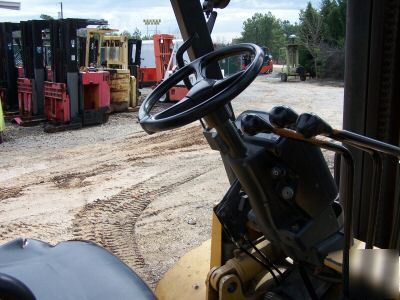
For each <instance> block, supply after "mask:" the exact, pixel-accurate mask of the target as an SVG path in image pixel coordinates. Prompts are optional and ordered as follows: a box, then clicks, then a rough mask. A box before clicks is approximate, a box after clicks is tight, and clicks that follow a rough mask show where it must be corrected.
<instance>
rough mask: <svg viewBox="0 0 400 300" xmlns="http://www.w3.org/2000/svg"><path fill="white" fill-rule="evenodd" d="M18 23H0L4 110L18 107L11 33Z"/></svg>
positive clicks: (0, 91) (0, 80)
mask: <svg viewBox="0 0 400 300" xmlns="http://www.w3.org/2000/svg"><path fill="white" fill-rule="evenodd" d="M19 29H20V27H19V24H18V23H8V22H6V23H0V97H1V99H2V100H1V101H2V102H3V105H4V108H5V110H6V111H8V110H12V111H15V110H17V109H18V97H17V78H18V70H17V66H16V62H15V53H14V38H13V34H14V33H16V32H17V31H19Z"/></svg>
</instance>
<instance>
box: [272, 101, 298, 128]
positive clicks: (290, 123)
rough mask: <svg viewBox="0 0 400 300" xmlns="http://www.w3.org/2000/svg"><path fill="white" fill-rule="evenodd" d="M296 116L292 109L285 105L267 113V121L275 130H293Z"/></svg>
mask: <svg viewBox="0 0 400 300" xmlns="http://www.w3.org/2000/svg"><path fill="white" fill-rule="evenodd" d="M298 116H299V115H298V114H297V113H296V112H295V111H294V110H293V109H291V108H290V107H288V106H285V105H280V106H275V107H274V108H272V109H271V111H270V112H269V120H270V121H271V124H272V125H274V126H275V127H277V128H293V127H294V125H295V124H296V121H297V118H298Z"/></svg>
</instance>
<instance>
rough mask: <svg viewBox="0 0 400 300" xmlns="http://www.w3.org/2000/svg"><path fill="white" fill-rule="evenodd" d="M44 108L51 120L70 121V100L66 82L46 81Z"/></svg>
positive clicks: (57, 121) (58, 121)
mask: <svg viewBox="0 0 400 300" xmlns="http://www.w3.org/2000/svg"><path fill="white" fill-rule="evenodd" d="M44 109H45V114H46V117H47V119H48V120H49V121H53V122H56V123H68V122H69V121H70V118H71V114H70V101H69V96H68V94H67V85H66V84H65V83H54V82H49V81H45V82H44Z"/></svg>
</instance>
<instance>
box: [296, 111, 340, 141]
mask: <svg viewBox="0 0 400 300" xmlns="http://www.w3.org/2000/svg"><path fill="white" fill-rule="evenodd" d="M296 131H297V132H298V133H300V134H301V135H303V136H304V137H305V138H311V137H314V136H316V135H320V134H321V135H326V136H330V135H331V134H332V132H333V129H332V127H331V126H330V125H329V124H328V123H326V122H325V121H324V120H322V119H321V118H320V117H319V116H317V115H315V114H312V113H303V114H301V115H300V116H299V117H298V118H297V122H296Z"/></svg>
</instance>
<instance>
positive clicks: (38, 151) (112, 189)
mask: <svg viewBox="0 0 400 300" xmlns="http://www.w3.org/2000/svg"><path fill="white" fill-rule="evenodd" d="M342 99H343V87H342V86H341V85H340V84H337V83H334V82H333V83H332V82H326V83H324V84H321V83H318V82H312V81H311V82H310V81H308V82H287V83H281V82H280V81H279V79H277V78H272V77H269V76H262V77H259V78H258V79H257V80H256V81H255V82H254V83H253V84H252V85H251V86H250V87H249V88H248V89H247V90H246V91H245V92H243V93H242V94H241V95H240V96H239V97H238V98H237V99H235V101H234V102H233V105H234V108H235V111H236V113H240V112H242V111H244V110H246V109H261V110H268V109H270V108H272V107H273V106H274V105H278V104H286V105H289V106H292V107H293V108H294V109H295V110H297V111H298V112H305V111H313V112H316V113H318V114H320V115H321V116H322V117H323V118H325V119H326V120H328V121H329V122H331V124H332V125H334V126H336V127H340V126H341V122H342V119H341V118H342ZM136 119H137V113H121V114H118V115H112V116H111V117H110V121H109V123H107V124H104V125H102V126H97V127H90V128H84V129H82V130H77V131H69V132H61V133H56V134H45V133H43V131H42V128H41V127H40V126H37V127H33V128H18V127H16V126H14V125H10V126H9V127H8V129H7V130H6V132H5V138H6V143H5V144H3V145H0V170H1V171H0V242H1V243H3V242H6V241H9V240H11V239H14V238H15V237H17V236H22V237H31V238H38V239H42V240H45V241H48V242H50V243H52V244H55V243H57V242H59V241H61V240H67V239H87V240H92V241H95V242H97V243H100V244H101V245H103V246H104V247H106V248H107V249H109V250H111V251H112V252H113V253H115V254H116V255H118V256H119V257H120V258H121V259H122V260H123V261H124V262H126V263H127V264H128V265H130V266H131V267H133V268H134V269H135V270H136V271H137V272H138V273H139V274H140V275H141V276H143V278H144V279H145V280H146V281H147V282H148V283H149V284H150V286H152V287H154V286H155V284H156V282H157V281H158V280H159V279H160V277H161V276H162V275H163V274H164V273H165V272H166V271H167V270H168V268H169V267H170V266H171V265H172V264H174V262H176V261H177V260H178V259H179V258H180V257H181V256H182V255H183V254H184V253H185V252H186V251H188V250H189V249H191V248H193V247H195V246H198V245H200V244H201V243H202V242H203V241H204V240H206V239H208V238H209V234H210V220H211V219H210V217H211V208H212V206H213V204H215V203H216V202H218V201H219V200H220V199H221V197H222V196H223V194H224V193H225V191H226V189H227V188H228V180H227V178H226V176H225V173H224V168H223V165H222V162H221V159H220V157H219V154H218V153H217V152H215V151H212V150H211V149H209V147H208V145H207V144H206V142H205V139H204V138H203V135H202V130H201V127H200V125H199V124H197V123H196V124H191V125H188V126H186V127H184V128H181V129H178V130H174V131H169V132H164V133H160V134H154V135H151V136H149V135H147V134H146V133H145V132H143V130H142V129H141V127H140V126H139V124H138V123H137V121H136ZM327 157H328V159H329V160H330V161H331V156H329V155H328V156H327Z"/></svg>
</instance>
